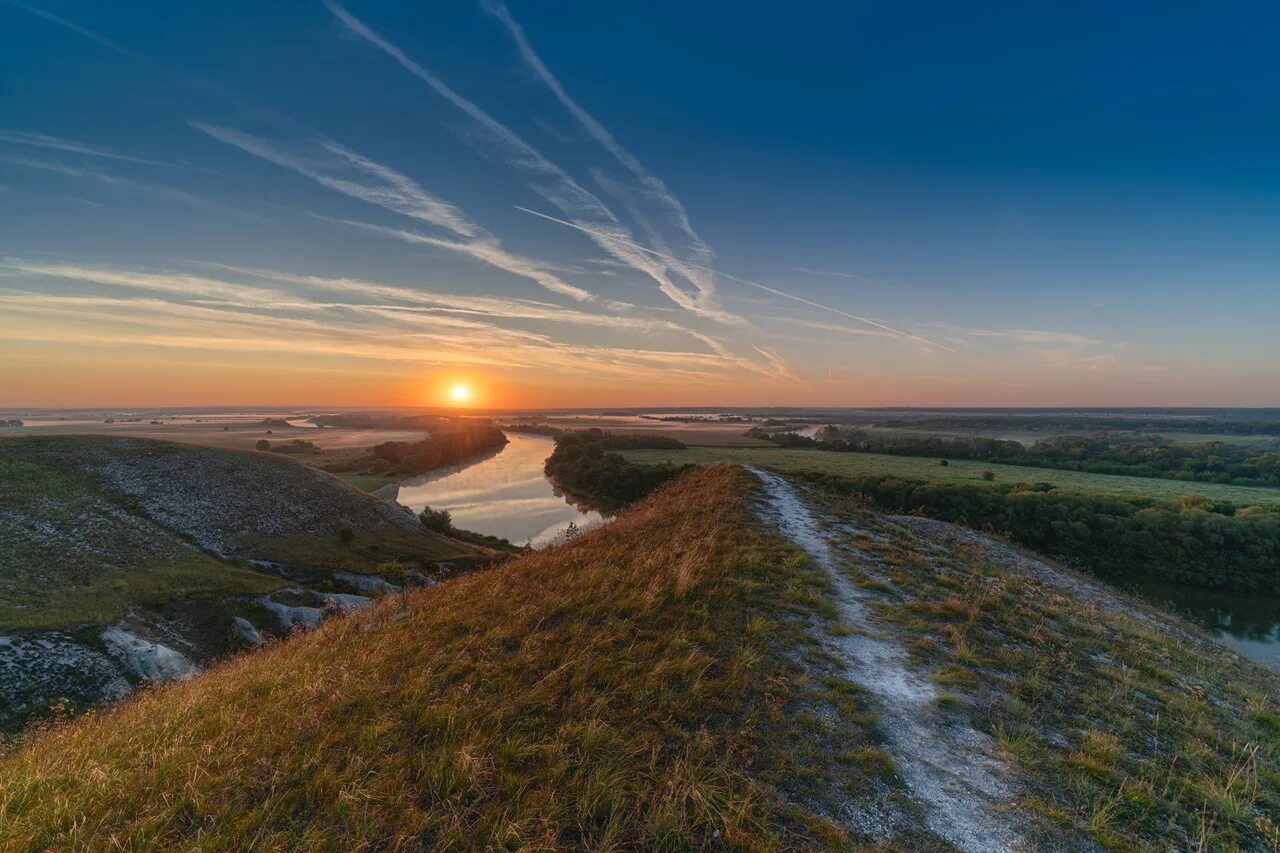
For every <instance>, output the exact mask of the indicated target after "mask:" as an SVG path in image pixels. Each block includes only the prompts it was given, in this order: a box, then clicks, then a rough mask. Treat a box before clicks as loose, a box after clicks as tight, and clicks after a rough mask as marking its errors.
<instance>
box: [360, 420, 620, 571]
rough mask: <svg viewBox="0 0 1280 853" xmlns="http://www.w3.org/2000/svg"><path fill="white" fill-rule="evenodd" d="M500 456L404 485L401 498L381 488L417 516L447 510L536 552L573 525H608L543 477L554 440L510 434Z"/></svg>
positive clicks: (462, 522) (469, 525)
mask: <svg viewBox="0 0 1280 853" xmlns="http://www.w3.org/2000/svg"><path fill="white" fill-rule="evenodd" d="M507 437H508V438H509V439H511V441H510V443H508V444H507V445H506V446H505V447H503V448H502V449H501V450H499V451H498V452H497V453H496V454H494V455H492V456H490V457H488V458H485V459H482V460H480V461H479V462H473V463H471V464H469V465H463V466H458V467H455V468H445V469H442V470H440V471H433V472H432V473H430V474H424V475H421V476H418V477H411V478H409V479H408V480H404V481H402V482H401V483H400V487H399V493H398V494H388V492H389V491H390V489H388V490H386V491H384V490H381V489H380V490H379V491H378V496H379V497H386V498H389V499H390V500H394V501H397V502H398V503H401V504H404V505H405V506H407V507H411V508H412V509H413V511H414V512H421V511H422V508H423V507H424V506H430V507H431V508H432V509H447V510H448V511H449V513H450V515H452V516H453V523H454V525H455V526H457V527H460V528H462V529H463V530H471V531H474V532H476V533H485V534H488V535H490V536H501V537H502V538H503V539H507V540H509V541H511V542H514V543H515V544H517V545H523V544H525V543H528V544H530V545H532V546H533V547H535V548H539V547H542V546H544V545H547V544H550V543H551V542H553V541H555V539H556V538H557V537H558V536H560V534H562V533H563V532H564V531H565V529H566V528H567V527H568V526H569V524H570V523H573V524H575V525H577V526H578V527H579V528H583V529H589V528H592V527H598V526H599V525H600V524H603V523H604V518H603V517H602V516H601V515H600V513H598V512H596V511H595V510H588V511H585V512H584V511H583V510H580V509H578V507H576V506H574V505H573V504H571V503H569V502H568V501H567V500H566V499H565V498H564V496H563V495H561V494H559V493H557V492H556V490H555V487H553V486H552V485H551V482H550V481H549V480H548V479H547V478H546V476H545V475H544V474H543V473H542V463H543V462H545V461H546V458H547V457H548V456H550V455H551V448H552V444H551V439H550V438H545V437H543V436H540V435H520V434H518V433H510V434H508V436H507Z"/></svg>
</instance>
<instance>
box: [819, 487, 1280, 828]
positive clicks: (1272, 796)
mask: <svg viewBox="0 0 1280 853" xmlns="http://www.w3.org/2000/svg"><path fill="white" fill-rule="evenodd" d="M813 494H814V495H815V496H816V497H817V499H818V501H819V503H820V505H822V506H823V508H824V509H825V510H826V512H827V513H828V514H829V515H830V516H832V517H834V518H836V519H838V520H840V521H844V522H849V523H851V525H852V526H853V527H854V528H855V529H857V530H859V531H860V532H859V533H856V534H848V535H847V537H846V539H845V542H846V543H847V544H848V545H849V546H851V547H852V548H854V549H856V550H855V551H854V552H853V554H852V555H851V556H850V557H849V558H848V565H847V571H849V572H850V573H851V574H852V576H853V578H854V579H855V580H861V579H863V578H865V577H867V573H868V572H871V573H872V574H874V575H883V576H885V577H887V578H888V579H890V580H892V582H893V585H894V588H895V593H894V594H893V595H892V596H889V595H886V596H882V597H880V598H879V599H878V600H877V601H874V602H872V606H874V607H876V608H877V611H878V613H879V615H880V617H881V618H882V619H884V620H885V621H886V622H888V623H889V624H892V625H897V626H898V628H899V630H901V631H902V632H904V634H905V635H906V636H908V637H909V638H911V642H910V643H909V648H910V649H911V651H912V658H913V661H914V663H915V664H916V665H918V666H921V667H925V668H928V669H929V670H931V671H932V673H933V679H934V681H935V683H937V684H939V685H941V686H942V687H943V691H944V692H941V695H940V699H939V702H940V704H942V705H944V706H945V707H946V708H947V710H948V712H951V713H959V714H963V715H966V716H967V717H968V718H969V721H970V723H971V724H972V725H973V726H975V727H976V728H978V729H980V730H983V731H985V732H987V733H988V734H990V735H991V737H992V738H993V739H994V741H995V742H996V744H997V745H998V746H999V747H1000V748H1001V750H1002V752H1003V753H1004V757H1005V758H1006V760H1007V761H1009V762H1010V763H1011V764H1012V767H1013V771H1014V772H1013V775H1012V777H1011V778H1013V779H1014V780H1015V781H1016V784H1017V786H1018V788H1019V789H1020V795H1019V801H1018V802H1017V803H1015V808H1019V809H1027V810H1029V811H1032V812H1036V813H1039V814H1041V815H1043V816H1045V817H1048V818H1050V821H1051V823H1050V826H1056V827H1058V828H1059V829H1061V830H1063V831H1065V832H1067V833H1068V834H1069V835H1070V834H1076V835H1083V836H1086V837H1088V838H1090V839H1092V840H1093V841H1094V842H1096V843H1098V844H1100V845H1102V846H1103V847H1104V848H1105V849H1119V850H1152V851H1156V850H1169V849H1188V848H1190V849H1200V850H1237V849H1239V850H1275V849H1280V847H1278V846H1277V845H1280V772H1277V768H1278V767H1280V728H1277V726H1276V725H1275V723H1274V720H1275V719H1276V716H1275V715H1276V714H1277V712H1278V711H1280V678H1278V677H1277V676H1276V674H1275V673H1273V672H1271V671H1269V670H1267V669H1265V668H1263V667H1261V666H1259V665H1257V664H1254V663H1251V662H1249V661H1246V660H1243V659H1240V658H1237V657H1235V656H1234V655H1232V654H1231V653H1230V652H1229V651H1228V650H1226V649H1224V648H1222V647H1219V646H1217V645H1216V644H1214V643H1211V642H1208V641H1194V640H1190V639H1188V638H1186V637H1185V636H1179V635H1178V634H1177V633H1174V632H1170V631H1168V630H1163V629H1160V628H1157V627H1154V626H1153V625H1152V624H1151V623H1150V622H1149V621H1144V619H1146V620H1150V619H1158V618H1159V617H1155V616H1154V615H1147V616H1145V617H1144V616H1143V614H1144V613H1146V614H1150V613H1151V611H1144V610H1143V608H1142V606H1141V605H1140V604H1138V603H1137V602H1136V601H1131V600H1128V599H1126V598H1125V597H1123V596H1120V595H1119V594H1118V593H1114V595H1116V596H1117V598H1118V600H1119V601H1120V602H1121V604H1120V609H1114V608H1113V607H1110V606H1105V607H1104V606H1102V605H1101V604H1100V603H1099V602H1097V601H1095V600H1088V599H1085V598H1082V597H1081V596H1079V595H1077V594H1071V593H1067V592H1064V591H1063V590H1062V589H1060V588H1058V587H1056V586H1053V585H1050V584H1048V583H1045V582H1043V581H1042V580H1041V579H1040V578H1039V577H1038V576H1035V575H1028V574H1025V573H1023V572H1020V571H1018V570H1017V569H1016V568H1014V567H1012V566H1010V565H1009V564H1008V563H1006V562H1004V561H1003V560H1001V559H997V558H993V557H991V556H990V555H989V554H988V552H986V551H985V550H983V549H981V548H978V547H975V546H973V545H970V544H963V543H962V542H960V543H957V542H952V543H948V544H945V545H944V547H943V548H942V549H941V550H939V551H937V552H933V553H931V554H929V556H927V557H925V556H924V555H925V554H926V553H927V552H925V551H923V550H922V549H921V548H920V547H919V546H918V545H917V544H916V543H915V541H914V540H913V539H912V538H911V537H909V536H907V535H905V534H904V533H903V531H902V530H900V529H898V528H897V527H896V526H893V525H889V524H886V523H885V522H884V521H883V520H882V519H880V518H879V517H878V516H876V515H875V514H873V513H868V512H866V511H865V509H864V508H862V507H860V506H858V505H856V504H855V503H852V502H850V501H849V500H848V499H847V498H844V497H841V496H837V495H834V494H828V493H823V492H818V491H815V492H813ZM868 534H870V535H868ZM872 537H874V538H872ZM838 544H839V543H838ZM864 588H865V586H864ZM1126 602H1127V604H1126ZM1135 611H1136V612H1135ZM1183 630H1188V631H1191V630H1194V629H1190V628H1189V627H1186V626H1184V627H1183ZM1188 839H1189V841H1188ZM1069 846H1074V845H1068V844H1067V843H1065V841H1061V840H1060V841H1056V842H1053V843H1046V844H1045V849H1061V848H1067V847H1069Z"/></svg>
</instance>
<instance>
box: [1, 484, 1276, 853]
mask: <svg viewBox="0 0 1280 853" xmlns="http://www.w3.org/2000/svg"><path fill="white" fill-rule="evenodd" d="M762 500H763V497H762V494H761V492H760V491H759V489H758V487H757V486H756V485H755V481H754V479H753V478H751V477H749V476H748V475H747V474H745V473H744V472H743V471H741V470H740V469H736V468H731V467H728V466H713V467H709V468H703V469H700V470H698V471H696V472H693V473H692V474H690V475H687V476H685V477H683V478H682V479H681V480H679V481H677V482H676V483H674V484H672V485H670V486H668V487H666V488H665V489H663V490H662V491H660V492H658V493H657V494H656V495H654V496H653V497H651V498H650V499H648V500H646V501H644V502H642V503H641V504H638V505H636V506H635V507H633V508H631V509H630V510H627V511H625V512H624V513H623V514H622V515H621V516H620V517H619V518H618V520H617V521H615V522H614V523H612V524H610V525H608V526H606V527H605V528H602V529H600V530H598V531H595V532H593V533H591V534H587V535H585V536H583V537H581V538H579V539H577V540H574V541H573V542H571V543H569V544H568V545H566V546H563V547H561V548H557V549H552V550H549V551H544V552H538V553H533V554H529V555H527V556H523V557H521V558H519V559H517V560H514V561H512V562H509V563H506V564H504V565H502V566H500V567H497V568H494V569H492V570H489V571H486V572H482V573H477V574H472V575H468V576H464V577H460V578H455V579H453V580H450V581H447V582H445V583H443V584H441V585H439V586H437V587H434V588H432V589H426V590H418V591H413V592H410V593H409V594H407V595H405V596H394V597H392V598H390V599H386V600H384V601H383V602H382V603H381V604H380V605H379V606H378V607H377V608H376V609H374V610H371V611H365V612H362V613H359V614H355V615H352V616H350V617H347V618H344V619H340V620H333V621H330V622H327V623H325V624H323V625H322V626H321V627H320V628H319V629H317V630H315V631H310V632H307V633H305V634H302V635H300V636H294V637H291V638H290V639H289V640H287V641H285V642H282V643H278V644H274V645H272V646H269V647H266V648H264V649H261V650H258V651H255V652H252V653H248V654H246V655H244V656H241V657H239V658H237V659H235V660H232V661H230V662H228V663H226V664H224V665H222V666H219V667H217V668H215V669H213V670H212V671H210V672H208V673H206V674H204V675H203V676H201V677H199V678H198V679H195V680H193V681H189V682H185V683H180V684H173V685H169V686H165V687H161V688H157V689H154V690H151V691H148V692H146V693H144V694H142V695H140V696H137V697H135V698H133V699H131V700H130V701H128V702H127V703H125V704H124V705H123V706H121V707H119V708H117V709H116V710H114V711H111V712H108V713H104V714H101V715H98V716H95V717H92V718H88V719H81V720H79V721H76V722H74V723H72V724H68V725H65V726H62V727H60V728H55V729H52V730H50V731H48V732H45V733H37V734H33V735H31V736H29V737H28V738H27V739H26V741H25V742H24V743H21V744H18V745H16V746H14V747H13V748H12V749H11V751H10V753H9V754H8V755H7V756H5V757H2V758H0V780H3V781H2V782H0V849H12V850H27V849H41V848H46V847H60V848H64V849H86V848H87V849H94V848H105V847H123V848H127V849H153V848H165V849H190V848H193V847H199V848H201V849H245V848H249V847H253V848H255V849H291V850H292V849H303V850H330V849H393V850H395V849H421V848H423V847H434V848H437V849H480V848H502V849H534V848H537V849H546V848H553V847H570V848H591V849H673V850H674V849H697V848H722V847H729V848H735V849H761V850H763V849H778V848H816V849H832V848H845V847H848V846H860V845H866V846H877V845H878V846H879V847H880V848H881V849H913V850H916V849H948V845H947V844H945V843H944V842H943V840H942V837H940V836H939V835H935V834H934V831H933V829H932V827H935V826H939V825H940V824H939V823H938V821H937V819H938V818H939V817H940V816H939V815H938V814H937V812H936V811H930V812H929V813H928V814H926V808H927V803H925V802H923V801H922V797H921V796H919V791H918V790H917V789H916V788H915V787H913V786H912V784H911V780H912V779H913V778H916V777H917V776H918V771H919V770H920V768H918V767H911V766H908V765H907V764H905V763H903V759H902V758H901V750H900V749H898V748H897V747H898V746H900V742H901V733H900V732H897V731H896V726H897V725H898V724H899V723H900V722H901V714H900V713H899V712H898V709H897V708H896V707H895V705H894V704H884V703H883V702H882V701H881V699H882V697H883V696H895V695H897V694H896V693H895V692H894V691H895V690H896V689H897V688H896V687H895V685H894V684H888V685H876V684H873V683H869V682H868V681H867V675H868V672H867V669H868V668H867V666H865V665H862V664H859V663H858V662H857V660H856V659H855V658H849V657H847V656H846V657H842V656H841V654H842V653H841V649H849V648H853V649H857V648H859V643H860V642H863V640H862V639H860V638H863V637H865V638H867V640H866V641H867V642H872V643H873V647H875V648H881V647H885V648H888V646H886V643H889V644H901V646H900V647H901V649H902V657H901V661H902V663H901V665H902V666H910V667H911V668H912V672H911V673H904V675H909V679H908V680H907V681H906V682H904V684H905V685H907V686H912V685H915V684H916V683H917V682H919V681H920V680H921V679H924V680H927V681H928V682H929V683H932V684H934V685H937V689H938V691H939V692H938V695H937V699H936V703H934V704H930V705H928V706H927V707H924V708H923V709H922V711H921V713H922V714H923V715H924V716H923V717H922V719H921V720H919V721H918V723H919V725H920V726H922V727H923V728H922V729H920V730H921V731H926V730H927V731H928V732H931V733H935V734H938V735H942V734H943V733H945V732H948V731H954V730H957V729H958V728H959V727H961V725H962V723H963V725H964V726H966V727H967V726H972V727H973V729H975V730H978V731H980V732H981V733H982V735H981V737H984V738H989V739H990V741H991V743H992V744H994V746H992V747H991V749H992V750H994V751H993V752H991V753H990V754H988V755H984V756H981V757H975V760H978V761H981V762H984V764H993V765H994V764H998V765H999V766H1001V767H1002V768H1004V769H1003V771H1002V772H1003V774H1004V778H1003V780H1002V781H1001V782H1000V784H999V786H998V791H997V793H998V794H999V796H1000V797H1001V798H1002V801H1001V804H1000V806H999V809H998V814H997V815H995V817H996V818H997V819H999V820H1001V821H1004V822H1006V823H1008V824H1010V825H1011V826H1013V827H1014V830H1013V831H1014V833H1015V834H1016V835H1017V836H1018V837H1020V838H1022V839H1024V840H1025V841H1026V842H1027V843H1028V846H1029V847H1032V848H1040V849H1091V848H1092V847H1094V846H1095V845H1104V846H1108V847H1114V848H1117V849H1149V850H1165V849H1170V848H1173V847H1176V848H1194V847H1196V846H1197V845H1199V846H1200V847H1201V849H1248V850H1262V849H1272V848H1274V845H1275V843H1276V842H1277V840H1280V835H1277V832H1278V831H1280V830H1277V827H1276V823H1275V817H1274V816H1275V815H1276V813H1277V810H1278V809H1280V792H1278V789H1280V775H1277V774H1276V772H1275V768H1276V766H1277V758H1278V756H1277V750H1278V749H1280V723H1278V722H1277V713H1280V711H1278V710H1277V707H1278V706H1280V689H1278V687H1277V679H1276V677H1275V676H1274V675H1273V674H1271V673H1268V672H1266V671H1264V670H1262V669H1260V668H1258V667H1255V666H1252V665H1251V664H1248V663H1247V662H1243V661H1240V660H1239V659H1237V658H1235V657H1234V656H1233V655H1231V654H1229V653H1228V652H1226V651H1225V650H1222V649H1220V648H1218V647H1216V646H1214V645H1213V644H1212V643H1210V642H1208V641H1207V640H1205V639H1203V638H1202V637H1199V636H1198V635H1196V634H1194V632H1191V631H1190V630H1189V629H1187V628H1186V627H1185V626H1182V625H1181V624H1180V623H1177V622H1175V621H1170V620H1168V619H1167V618H1166V617H1164V616H1161V615H1159V614H1156V613H1154V612H1150V611H1145V610H1141V609H1138V607H1137V605H1134V604H1133V603H1132V602H1130V601H1128V600H1127V599H1124V598H1123V597H1121V596H1118V595H1115V594H1113V593H1104V592H1100V591H1099V590H1098V589H1097V588H1095V587H1093V586H1091V585H1089V584H1088V583H1087V582H1085V581H1083V580H1080V579H1075V578H1072V577H1071V576H1068V575H1065V574H1060V573H1056V570H1054V569H1052V568H1051V567H1049V566H1047V565H1045V564H1043V563H1040V562H1037V561H1034V560H1021V561H1020V558H1018V559H1015V557H1017V555H1013V556H1010V553H1009V552H1008V550H1007V549H1005V550H1001V549H1000V547H998V546H999V543H995V544H994V545H991V544H984V543H982V542H973V541H967V540H965V541H953V539H952V538H949V537H955V536H962V535H963V534H962V533H960V532H955V531H954V530H953V529H951V528H945V529H939V530H934V529H919V530H917V529H915V528H912V527H910V526H903V524H905V523H906V522H903V523H899V522H898V521H897V520H894V519H890V518H885V517H882V516H877V515H875V514H873V513H869V512H868V511H867V510H866V509H865V508H864V507H862V506H859V505H856V504H850V503H847V502H845V501H843V499H841V498H840V497H838V496H835V495H827V494H820V493H813V492H810V493H806V500H808V501H810V502H811V504H812V506H813V507H814V513H815V516H817V518H818V519H819V521H817V522H814V524H815V525H817V524H820V525H821V529H820V530H819V529H816V528H815V529H814V530H813V531H811V532H812V533H813V535H815V536H817V535H821V536H822V537H825V539H826V541H828V542H829V543H830V545H829V546H825V547H829V548H830V549H831V553H832V554H834V555H838V556H837V557H834V558H832V559H829V560H826V561H817V562H815V561H813V560H810V559H809V558H807V557H806V556H805V555H804V552H802V551H800V549H799V548H797V547H796V546H795V545H794V544H792V543H790V542H788V541H786V540H784V539H782V538H781V537H780V536H779V535H778V534H777V533H775V532H773V529H772V527H771V526H769V525H768V524H765V523H762V522H761V521H760V520H759V518H758V516H757V513H756V510H755V508H756V506H757V504H758V503H759V502H760V501H762ZM910 523H911V524H921V523H922V522H915V521H913V522H910ZM797 541H800V540H799V539H798V540H797ZM804 544H805V545H806V549H808V548H812V547H815V546H814V545H813V542H812V541H805V543H804ZM833 573H835V574H833ZM851 583H852V584H856V585H857V588H858V589H860V590H861V592H860V593H858V595H859V596H860V599H861V600H862V602H863V603H862V604H861V605H860V607H861V608H863V609H865V610H866V611H867V612H868V613H869V614H871V615H870V616H869V617H868V618H869V619H871V620H872V621H870V622H867V623H866V624H857V625H855V624H850V622H849V621H847V620H848V613H849V612H850V610H849V601H848V600H847V592H846V591H844V590H845V588H846V587H849V586H850V584H851ZM896 660H897V659H896V658H895V665H898V663H897V662H896ZM877 666H879V667H880V668H881V669H883V660H880V661H878V662H876V663H875V665H872V666H870V669H869V671H870V672H871V674H872V675H874V673H875V672H876V671H878V670H877ZM859 667H861V668H862V669H863V670H864V671H862V672H858V671H855V670H857V669H858V668H859ZM864 684H866V685H867V687H866V688H865V689H864V687H863V686H861V685H864ZM873 688H874V689H873ZM912 689H913V690H915V688H914V687H912ZM917 692H918V691H917ZM913 695H914V694H913ZM917 698H918V697H917ZM975 737H976V736H975ZM926 740H928V738H926ZM910 754H911V753H910V752H908V753H907V755H908V757H909V756H910ZM904 780H905V781H904ZM961 784H962V785H963V784H964V783H963V781H961ZM935 793H936V792H935ZM935 799H937V798H935ZM940 801H944V802H945V797H942V798H941V800H940ZM941 817H942V818H943V819H944V822H945V820H951V821H958V822H961V823H963V822H964V821H965V819H966V816H965V815H964V814H961V813H952V814H944V815H941Z"/></svg>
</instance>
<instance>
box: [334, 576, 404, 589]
mask: <svg viewBox="0 0 1280 853" xmlns="http://www.w3.org/2000/svg"><path fill="white" fill-rule="evenodd" d="M333 579H334V580H337V581H341V582H342V583H345V584H349V585H350V586H351V587H353V588H355V589H358V590H360V591H361V592H369V593H373V594H374V595H382V594H385V593H389V592H399V591H400V587H398V586H396V585H395V584H393V583H391V582H390V581H387V580H384V579H383V578H381V577H379V576H378V575H362V574H359V573H357V572H334V573H333Z"/></svg>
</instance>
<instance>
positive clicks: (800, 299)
mask: <svg viewBox="0 0 1280 853" xmlns="http://www.w3.org/2000/svg"><path fill="white" fill-rule="evenodd" d="M516 209H517V210H520V211H523V212H524V213H528V214H531V215H533V216H539V217H541V218H543V219H547V220H550V221H551V222H555V223H558V224H560V225H567V226H568V227H570V228H578V229H583V226H582V225H578V224H575V223H573V222H566V221H565V220H563V219H557V218H556V217H554V216H548V215H547V214H545V213H539V212H538V211H536V210H529V209H528V208H527V207H519V206H517V207H516ZM632 245H633V247H634V248H635V249H636V250H637V251H641V252H645V253H648V254H653V255H658V256H660V257H661V256H662V255H661V253H660V252H657V251H654V250H653V249H649V248H646V247H644V246H640V245H636V244H632ZM708 272H709V273H711V274H714V275H717V276H719V277H720V278H723V279H727V280H728V281H736V282H738V283H739V284H745V285H747V286H748V287H754V288H756V289H758V290H762V291H764V292H765V293H771V294H773V295H774V296H778V297H781V298H783V299H790V300H791V301H793V302H799V303H800V304H802V305H808V306H809V307H810V308H818V309H821V310H823V311H829V312H831V313H832V314H838V315H839V316H841V317H845V318H847V319H849V320H856V321H857V322H859V323H865V324H866V325H868V326H872V327H874V328H877V329H880V330H881V331H885V332H891V333H892V334H894V335H896V336H898V337H900V338H904V339H907V340H912V341H915V342H917V343H921V344H924V345H926V346H929V347H935V348H937V349H943V350H947V351H948V352H953V353H955V354H956V355H963V354H964V353H962V352H960V351H959V350H957V349H954V348H953V347H949V346H947V345H945V344H940V343H938V342H937V341H933V340H930V339H929V338H926V337H924V336H922V335H917V334H914V333H912V332H904V331H902V330H901V329H895V328H893V327H892V326H889V325H886V324H884V323H881V322H880V321H878V320H872V319H871V318H870V317H861V316H859V315H857V314H851V313H849V312H848V311H843V310H841V309H839V308H832V307H831V306H830V305H823V304H821V303H820V302H814V301H813V300H812V299H805V298H804V297H803V296H796V295H795V294H794V293H787V292H786V291H785V290H778V289H777V288H776V287H770V286H769V285H767V284H761V283H760V282H758V281H752V280H751V279H747V278H742V277H740V276H736V275H730V274H729V273H726V272H721V271H720V270H711V269H709V270H708Z"/></svg>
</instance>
